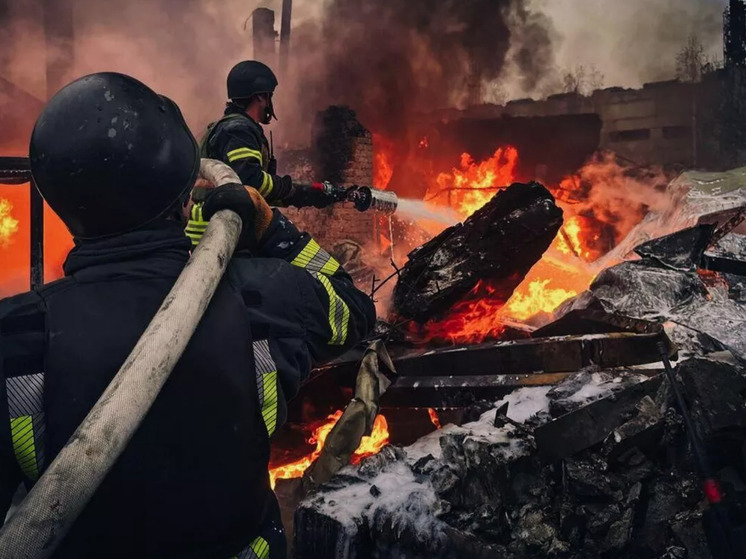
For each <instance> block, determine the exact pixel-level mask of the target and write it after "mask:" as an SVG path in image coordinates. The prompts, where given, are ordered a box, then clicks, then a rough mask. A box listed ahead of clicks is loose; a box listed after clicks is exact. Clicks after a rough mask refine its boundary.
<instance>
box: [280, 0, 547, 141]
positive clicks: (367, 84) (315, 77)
mask: <svg viewBox="0 0 746 559" xmlns="http://www.w3.org/2000/svg"><path fill="white" fill-rule="evenodd" d="M518 44H520V45H521V46H520V47H519V48H513V47H514V46H515V45H518ZM293 45H294V49H295V53H296V56H298V57H299V58H298V59H296V64H297V66H296V67H297V68H303V72H302V73H300V72H299V73H298V74H297V75H298V84H297V85H298V89H299V90H300V91H304V92H307V93H309V95H307V96H306V97H305V99H306V100H307V101H308V102H309V103H310V104H311V105H316V106H317V107H319V106H323V105H324V104H329V103H341V104H347V105H350V106H352V107H354V108H355V110H356V111H357V112H358V115H359V116H360V118H361V120H362V121H363V123H364V124H366V125H367V126H368V127H370V128H372V129H373V130H375V131H377V132H380V133H383V134H385V135H387V136H401V135H402V134H404V132H405V131H406V129H407V127H408V126H409V124H411V119H412V117H413V116H414V113H416V112H427V111H430V110H433V109H438V108H446V107H454V106H456V107H458V106H464V105H466V104H468V103H470V102H479V101H480V100H481V94H480V88H481V85H482V84H483V83H484V82H490V81H493V80H496V79H498V77H499V76H500V75H501V73H502V72H503V69H504V67H505V65H506V62H507V61H508V60H509V59H510V60H511V61H512V62H514V64H515V66H516V67H517V68H518V69H519V70H520V74H521V78H522V79H523V80H525V82H526V84H527V85H528V86H529V87H533V86H535V85H536V84H538V83H540V82H541V81H542V76H545V75H547V74H549V73H550V72H551V68H552V62H553V60H552V53H551V22H549V21H548V20H547V19H546V18H543V17H542V16H541V15H540V14H537V13H535V12H532V11H531V10H530V9H529V7H528V6H527V5H526V1H525V0H472V1H470V2H465V1H463V0H420V1H417V2H414V1H411V0H388V1H386V2H380V1H376V0H332V1H331V2H329V3H328V4H327V5H326V9H325V10H324V11H323V13H322V15H321V20H320V21H319V22H318V23H317V24H315V25H314V24H311V25H307V26H305V28H303V29H300V30H298V33H296V36H295V37H294V38H293ZM309 70H310V71H309Z"/></svg>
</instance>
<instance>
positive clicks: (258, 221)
mask: <svg viewBox="0 0 746 559" xmlns="http://www.w3.org/2000/svg"><path fill="white" fill-rule="evenodd" d="M245 188H246V191H247V192H248V193H249V196H251V201H252V202H254V209H256V214H255V215H254V233H255V235H256V240H257V241H259V242H261V240H262V237H264V234H265V233H266V232H267V229H268V228H269V224H270V223H271V222H272V215H273V214H272V208H270V207H269V204H267V201H266V200H265V199H264V197H263V196H262V195H261V194H259V191H258V190H257V189H256V188H253V187H251V186H246V187H245Z"/></svg>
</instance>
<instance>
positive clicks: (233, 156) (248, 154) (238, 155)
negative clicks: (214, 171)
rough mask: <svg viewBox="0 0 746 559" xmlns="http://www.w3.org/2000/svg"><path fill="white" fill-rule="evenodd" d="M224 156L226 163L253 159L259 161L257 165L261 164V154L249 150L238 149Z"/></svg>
mask: <svg viewBox="0 0 746 559" xmlns="http://www.w3.org/2000/svg"><path fill="white" fill-rule="evenodd" d="M226 156H227V157H228V163H233V162H234V161H239V160H240V159H249V158H252V157H253V158H254V159H258V160H259V164H260V165H261V163H262V152H261V151H257V150H255V149H250V148H238V149H234V150H232V151H229V152H228V153H227V154H226Z"/></svg>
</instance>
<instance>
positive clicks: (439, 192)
mask: <svg viewBox="0 0 746 559" xmlns="http://www.w3.org/2000/svg"><path fill="white" fill-rule="evenodd" d="M517 166H518V150H517V149H516V148H514V147H512V146H508V147H505V148H498V149H497V150H496V151H495V153H494V154H493V155H492V157H491V158H489V159H487V160H486V161H482V162H481V163H475V162H474V158H473V157H472V156H471V155H469V154H468V153H463V154H461V166H460V168H459V169H452V170H451V172H450V173H440V174H439V175H438V177H437V178H436V179H435V183H436V185H437V188H436V189H434V190H435V192H431V193H429V194H428V198H431V197H432V198H434V199H436V200H439V201H440V202H441V203H442V202H443V201H444V198H443V194H446V195H447V200H446V204H447V205H449V206H451V207H452V208H454V209H455V210H457V211H458V212H460V213H461V214H462V216H463V217H464V218H466V217H468V216H470V215H471V214H473V213H474V212H475V211H477V210H478V209H479V208H481V207H482V206H484V205H485V204H486V203H487V202H489V201H490V200H491V199H492V197H493V196H494V195H495V192H496V190H497V189H498V188H500V187H506V186H510V185H511V184H512V183H513V182H514V180H515V179H514V177H515V175H516V167H517Z"/></svg>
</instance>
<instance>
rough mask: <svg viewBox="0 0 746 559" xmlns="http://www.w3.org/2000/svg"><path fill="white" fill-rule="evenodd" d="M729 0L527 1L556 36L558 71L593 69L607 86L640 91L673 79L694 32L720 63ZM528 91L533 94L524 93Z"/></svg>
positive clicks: (555, 51)
mask: <svg viewBox="0 0 746 559" xmlns="http://www.w3.org/2000/svg"><path fill="white" fill-rule="evenodd" d="M727 4H728V1H727V0H626V1H624V2H619V1H617V0H530V6H531V8H532V9H533V10H536V11H537V12H540V13H542V14H543V15H544V16H546V17H547V18H548V19H549V20H551V22H552V24H553V26H554V29H555V30H556V32H557V38H556V41H555V44H554V55H555V59H556V64H557V67H558V68H560V69H571V68H574V67H576V66H577V65H581V64H582V65H586V66H590V65H594V66H595V67H597V68H598V69H599V70H600V71H601V72H602V73H603V74H604V77H605V84H606V85H607V86H622V87H639V86H641V85H642V84H643V83H645V82H651V81H658V80H668V79H672V78H673V77H674V71H675V60H676V53H677V52H678V51H679V50H680V49H681V47H682V46H683V45H685V44H686V41H687V39H688V37H689V36H690V35H692V34H696V35H697V37H698V38H699V40H700V41H701V42H702V44H703V46H704V47H705V52H706V54H707V56H708V58H710V59H711V60H713V61H718V60H721V59H722V49H723V47H722V24H723V19H722V15H723V10H724V9H725V7H726V6H727ZM525 92H526V93H532V92H531V91H528V90H525Z"/></svg>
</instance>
